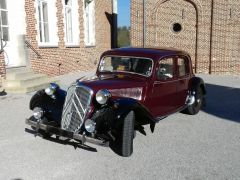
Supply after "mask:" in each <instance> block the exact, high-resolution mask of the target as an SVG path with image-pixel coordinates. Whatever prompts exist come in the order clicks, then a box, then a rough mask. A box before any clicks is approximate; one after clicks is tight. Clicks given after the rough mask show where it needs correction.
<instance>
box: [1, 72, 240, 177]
mask: <svg viewBox="0 0 240 180" xmlns="http://www.w3.org/2000/svg"><path fill="white" fill-rule="evenodd" d="M78 76H79V74H74V75H68V76H64V77H62V78H61V80H62V83H63V84H65V85H64V87H66V84H68V83H70V79H75V78H76V77H78ZM201 76H202V77H203V78H204V80H205V81H206V83H207V90H208V103H207V107H206V109H205V110H204V111H202V112H200V113H199V114H198V115H197V116H188V115H184V114H175V115H173V116H170V117H168V118H166V119H164V120H162V121H161V122H160V123H158V124H157V126H156V129H155V133H154V134H152V133H151V132H150V130H149V127H148V126H146V127H145V130H146V132H147V136H144V135H142V134H140V133H137V137H136V138H135V141H134V154H133V155H132V156H131V157H129V158H122V157H119V156H117V155H116V154H114V153H113V152H112V151H111V150H110V149H109V148H106V147H98V146H95V145H90V147H77V148H76V149H75V148H74V146H73V144H71V143H68V144H64V143H59V142H52V141H47V140H43V139H41V138H39V137H36V138H35V137H34V136H33V135H32V134H29V133H26V132H25V131H24V129H25V128H26V127H27V126H26V125H25V124H24V119H25V118H26V117H28V116H30V115H31V112H30V111H29V110H28V102H29V100H30V98H31V94H28V95H8V96H6V97H0V122H1V125H0V127H1V131H0V179H1V180H11V179H19V180H20V179H21V180H34V179H43V180H48V179H57V180H61V179H63V180H68V179H74V180H75V179H76V180H80V179H84V180H88V179H98V180H101V179H104V180H106V179H114V180H115V179H124V180H125V179H131V180H132V179H142V180H146V179H151V180H154V179H156V180H157V179H158V180H159V179H163V180H166V179H184V180H206V179H209V180H215V179H216V180H226V179H235V180H237V179H240V77H237V76H235V77H230V76H208V75H201Z"/></svg>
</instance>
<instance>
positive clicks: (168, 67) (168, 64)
mask: <svg viewBox="0 0 240 180" xmlns="http://www.w3.org/2000/svg"><path fill="white" fill-rule="evenodd" d="M173 76H174V59H173V58H166V59H162V60H161V61H160V62H159V68H158V71H157V80H164V81H165V80H171V79H172V78H173Z"/></svg>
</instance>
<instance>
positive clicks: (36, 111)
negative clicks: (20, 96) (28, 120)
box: [33, 107, 44, 120]
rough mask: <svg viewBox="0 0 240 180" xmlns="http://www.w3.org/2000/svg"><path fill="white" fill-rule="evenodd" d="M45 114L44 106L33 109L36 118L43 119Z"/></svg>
mask: <svg viewBox="0 0 240 180" xmlns="http://www.w3.org/2000/svg"><path fill="white" fill-rule="evenodd" d="M43 115H44V111H43V109H42V108H40V107H35V108H34V109H33V117H34V118H35V119H37V120H40V119H42V117H43Z"/></svg>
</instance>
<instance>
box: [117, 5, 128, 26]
mask: <svg viewBox="0 0 240 180" xmlns="http://www.w3.org/2000/svg"><path fill="white" fill-rule="evenodd" d="M118 26H130V0H118Z"/></svg>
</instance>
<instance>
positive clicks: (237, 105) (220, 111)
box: [203, 84, 240, 123]
mask: <svg viewBox="0 0 240 180" xmlns="http://www.w3.org/2000/svg"><path fill="white" fill-rule="evenodd" d="M206 87H207V98H206V100H207V104H206V105H207V106H206V108H204V109H203V111H205V112H206V113H208V114H212V115H214V116H217V117H220V118H223V119H226V120H229V121H234V122H238V123H240V89H238V88H232V87H226V86H219V85H214V84H206Z"/></svg>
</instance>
